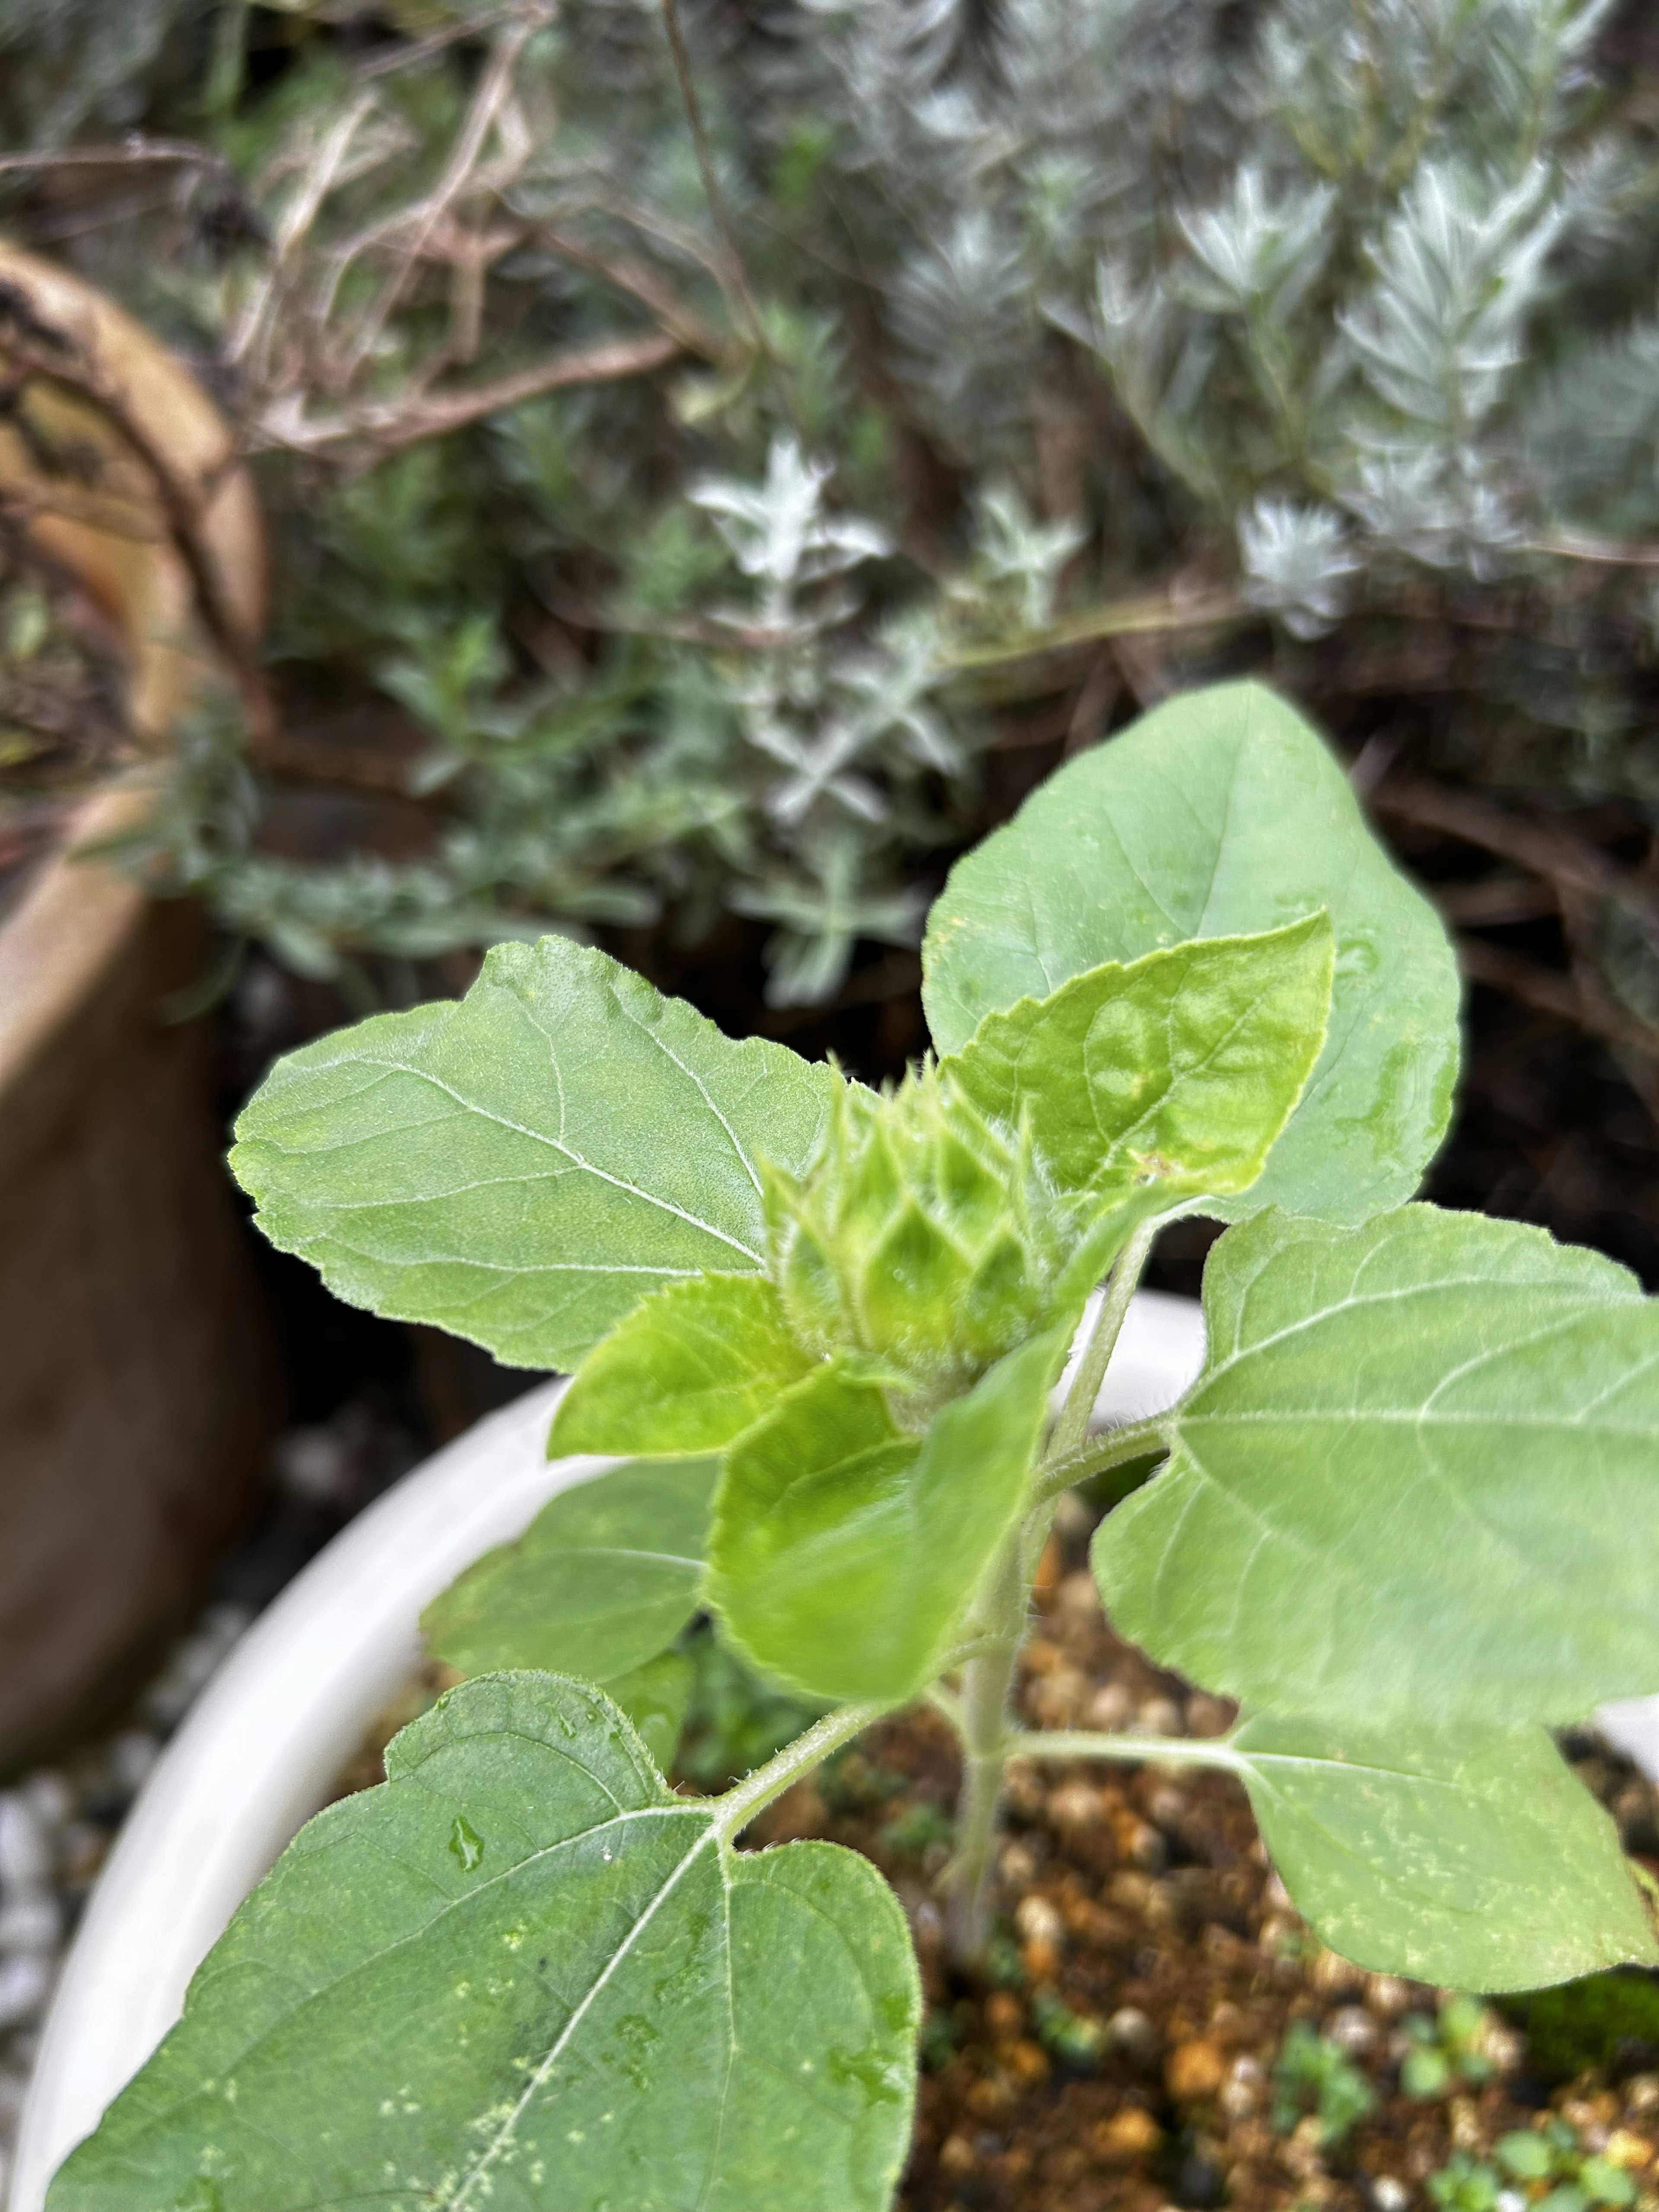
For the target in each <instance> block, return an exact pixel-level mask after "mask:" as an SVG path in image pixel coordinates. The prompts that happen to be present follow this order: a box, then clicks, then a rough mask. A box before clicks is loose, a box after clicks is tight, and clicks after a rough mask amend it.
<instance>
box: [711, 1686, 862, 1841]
mask: <svg viewBox="0 0 1659 2212" xmlns="http://www.w3.org/2000/svg"><path fill="white" fill-rule="evenodd" d="M888 1710H889V1708H888V1707H887V1706H885V1705H838V1706H837V1707H836V1711H834V1712H832V1713H826V1714H825V1715H824V1717H823V1719H822V1720H821V1721H815V1722H814V1723H813V1724H812V1726H811V1728H810V1729H807V1731H806V1733H805V1735H799V1736H797V1737H796V1738H795V1741H793V1743H792V1744H787V1745H786V1746H785V1747H784V1748H783V1749H782V1750H781V1752H780V1753H778V1755H777V1757H776V1758H775V1759H768V1760H767V1762H766V1764H765V1765H764V1766H757V1768H756V1769H755V1771H754V1772H753V1773H752V1774H750V1775H747V1776H745V1777H744V1779H743V1781H741V1782H739V1783H738V1784H736V1786H735V1787H734V1788H732V1789H731V1790H727V1791H726V1795H725V1796H723V1797H720V1798H717V1799H716V1800H715V1802H716V1804H717V1805H718V1806H719V1808H720V1820H719V1823H718V1826H719V1829H720V1841H721V1842H722V1843H726V1844H729V1843H731V1842H732V1839H733V1838H735V1837H736V1836H737V1834H738V1832H739V1830H741V1829H743V1828H745V1827H747V1826H748V1825H749V1823H750V1820H753V1819H754V1817H755V1815H756V1814H757V1813H760V1812H763V1811H764V1810H765V1808H766V1807H767V1806H769V1804H770V1803H771V1802H772V1801H773V1799H774V1798H775V1797H781V1796H782V1795H783V1793H784V1791H785V1790H787V1788H788V1787H789V1785H790V1784H791V1783H792V1782H799V1779H800V1778H801V1776H802V1775H803V1774H810V1773H811V1771H812V1769H813V1768H814V1767H815V1766H820V1765H823V1761H824V1760H825V1759H828V1758H829V1754H830V1753H831V1752H832V1751H839V1750H840V1748H841V1747H842V1744H844V1743H850V1742H851V1741H852V1740H853V1738H854V1736H855V1735H861V1734H862V1733H863V1731H864V1730H865V1729H867V1728H868V1727H869V1726H870V1725H871V1723H872V1722H873V1721H878V1720H879V1719H880V1718H881V1717H882V1715H883V1714H884V1712H886V1711H888Z"/></svg>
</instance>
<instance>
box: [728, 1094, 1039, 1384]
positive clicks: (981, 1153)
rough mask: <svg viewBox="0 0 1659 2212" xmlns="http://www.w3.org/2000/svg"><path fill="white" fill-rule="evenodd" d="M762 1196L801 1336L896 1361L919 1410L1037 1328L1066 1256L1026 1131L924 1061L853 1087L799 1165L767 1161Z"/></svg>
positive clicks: (776, 1268) (788, 1307) (814, 1344)
mask: <svg viewBox="0 0 1659 2212" xmlns="http://www.w3.org/2000/svg"><path fill="white" fill-rule="evenodd" d="M766 1201H767V1220H768V1229H769V1242H770V1266H771V1271H772V1276H773V1279H774V1280H775V1283H776V1284H777V1286H778V1290H779V1293H780V1295H781V1297H782V1300H783V1306H784V1311H785V1314H786V1315H787V1318H788V1322H789V1325H790V1328H792V1329H793V1332H794V1334H795V1336H796V1337H797V1339H798V1340H799V1342H800V1343H801V1344H802V1345H803V1346H806V1347H807V1348H808V1349H809V1350H811V1351H812V1352H816V1353H818V1354H819V1355H821V1356H822V1355H828V1354H831V1353H842V1354H848V1353H851V1354H854V1355H858V1356H862V1357H865V1358H872V1359H874V1360H877V1361H879V1362H880V1363H882V1364H884V1365H885V1366H887V1367H890V1368H891V1369H894V1370H897V1371H898V1373H899V1374H900V1375H902V1377H903V1378H904V1381H905V1382H906V1383H908V1386H909V1391H908V1395H909V1396H910V1397H911V1399H912V1400H913V1403H912V1406H911V1407H910V1410H912V1411H914V1412H915V1413H916V1415H917V1418H919V1419H920V1418H922V1417H923V1416H924V1415H925V1413H927V1411H929V1410H931V1409H932V1407H933V1406H934V1405H936V1404H938V1403H939V1401H942V1400H943V1399H945V1398H947V1397H951V1396H953V1395H956V1394H957V1392H959V1391H961V1390H964V1389H967V1388H968V1387H969V1384H970V1383H973V1382H974V1380H975V1378H976V1377H977V1376H980V1375H981V1374H983V1373H984V1371H985V1370H986V1369H987V1367H989V1366H991V1365H992V1364H994V1362H995V1361H996V1360H998V1359H1000V1358H1001V1357H1002V1355H1003V1354H1004V1352H1009V1351H1012V1349H1013V1347H1014V1346H1016V1345H1017V1344H1020V1343H1022V1342H1024V1340H1025V1338H1026V1337H1027V1336H1028V1335H1030V1333H1031V1330H1032V1329H1033V1328H1035V1327H1036V1326H1038V1325H1039V1324H1040V1322H1041V1321H1042V1317H1043V1315H1044V1312H1045V1309H1046V1305H1047V1302H1048V1295H1049V1292H1050V1290H1051V1288H1052V1286H1053V1283H1054V1277H1055V1275H1056V1273H1058V1269H1059V1266H1060V1260H1061V1258H1062V1256H1063V1250H1062V1247H1063V1243H1064V1234H1063V1222H1062V1218H1061V1209H1060V1206H1059V1205H1058V1203H1057V1201H1056V1200H1055V1199H1054V1196H1053V1194H1052V1193H1051V1192H1050V1190H1049V1188H1048V1185H1047V1183H1046V1182H1045V1180H1044V1178H1043V1176H1042V1170H1041V1169H1040V1168H1039V1166H1038V1164H1037V1162H1036V1156H1035V1154H1034V1152H1033V1149H1032V1146H1031V1142H1030V1136H1029V1134H1028V1133H1026V1132H1024V1130H1018V1131H1016V1130H1010V1129H1007V1128H1005V1127H1000V1126H999V1125H997V1124H995V1123H994V1122H992V1121H987V1119H986V1118H985V1116H984V1115H981V1113H980V1112H979V1111H978V1110H977V1109H975V1107H974V1106H972V1105H971V1104H969V1101H968V1100H967V1099H966V1098H965V1097H963V1095H962V1093H961V1092H960V1091H957V1089H956V1088H955V1086H954V1085H951V1083H950V1082H949V1081H948V1080H946V1079H943V1078H941V1076H940V1075H939V1071H938V1069H937V1068H936V1067H934V1066H932V1065H931V1064H929V1065H925V1066H922V1067H921V1069H919V1070H915V1071H913V1072H912V1073H910V1074H908V1075H907V1076H906V1077H905V1079H904V1081H903V1082H902V1084H901V1085H900V1086H899V1088H898V1089H897V1090H896V1091H888V1092H884V1093H883V1094H881V1095H880V1096H879V1097H878V1095H877V1094H876V1093H875V1092H873V1091H866V1090H864V1089H862V1088H860V1086H858V1085H851V1084H849V1085H847V1086H846V1087H845V1088H844V1089H843V1090H842V1091H841V1092H840V1093H839V1094H838V1096H837V1098H836V1106H835V1109H834V1112H833V1114H832V1115H831V1118H830V1121H829V1127H828V1128H827V1130H826V1131H825V1133H824V1136H823V1142H822V1144H821V1145H820V1146H819V1148H818V1151H817V1155H816V1157H815V1158H814V1159H813V1160H812V1161H811V1163H810V1164H809V1165H808V1167H807V1168H806V1170H805V1173H804V1174H803V1175H802V1176H799V1178H797V1177H795V1176H790V1175H787V1174H785V1173H783V1172H782V1171H781V1170H777V1169H773V1170H769V1174H768V1178H767V1186H766Z"/></svg>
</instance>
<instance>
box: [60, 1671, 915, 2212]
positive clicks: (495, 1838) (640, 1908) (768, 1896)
mask: <svg viewBox="0 0 1659 2212" xmlns="http://www.w3.org/2000/svg"><path fill="white" fill-rule="evenodd" d="M386 1773H387V1780H386V1784H384V1785H383V1786H382V1787H381V1788H380V1789H378V1790H368V1791H365V1792H364V1793H363V1794H362V1795H361V1796H356V1797H350V1798H348V1799H346V1800H345V1801H344V1802H343V1803H341V1804H338V1805H332V1806H331V1807H330V1808H329V1809H328V1810H327V1811H326V1812H325V1813H322V1814H319V1815H318V1817H317V1818H316V1819H315V1820H313V1821H312V1822H311V1823H310V1824H309V1825H308V1826H307V1827H306V1828H304V1829H303V1830H302V1831H301V1833H300V1835H299V1837H298V1838H297V1839H296V1840H295V1842H294V1843H292V1844H289V1848H288V1850H286V1851H284V1852H283V1856H282V1857H281V1859H280V1860H279V1861H278V1862H277V1864H276V1869H275V1870H274V1871H273V1872H272V1873H271V1874H270V1875H269V1876H268V1877H267V1878H266V1880H265V1881H263V1882H262V1883H261V1884H260V1886H259V1887H258V1889H257V1890H256V1891H255V1892H254V1893H253V1895H252V1897H251V1898H250V1899H248V1901H247V1903H246V1905H243V1906H242V1908H241V1910H240V1911H239V1912H238V1914H237V1915H236V1917H235V1919H234V1921H233V1922H232V1923H231V1924H230V1928H229V1929H228V1931H227V1933H226V1934H225V1935H224V1936H222V1938H221V1940H220V1941H219V1942H218V1943H217V1944H216V1945H215V1947H214V1948H213V1951H212V1952H211V1953H210V1955H209V1957H208V1960H207V1961H206V1963H205V1964H204V1966H203V1967H202V1968H201V1971H200V1972H198V1973H197V1977H196V1978H195V1980H194V1982H193V1983H192V1984H191V1991H190V1996H189V1999H188V2001H187V2002H186V2005H185V2015H184V2018H183V2020H182V2021H180V2023H179V2026H178V2027H176V2028H174V2030H173V2033H172V2034H170V2035H169V2036H168V2037H167V2041H166V2042H165V2043H164V2044H163V2045H161V2050H160V2051H158V2052H157V2053H156V2055H155V2057H154V2058H152V2059H151V2060H150V2062H149V2065H148V2066H146V2067H145V2068H144V2069H143V2072H142V2073H141V2074H139V2075H138V2076H137V2079H136V2080H135V2081H133V2082H132V2083H131V2086H130V2087H128V2088H127V2089H125V2091H124V2092H123V2093H122V2094H121V2095H120V2096H119V2097H118V2099H117V2100H116V2102H115V2103H114V2105H113V2106H112V2107H111V2109H110V2111H109V2112H107V2113H106V2115H105V2118H104V2120H103V2123H102V2124H101V2125H100V2128H99V2130H98V2131H97V2133H96V2134H95V2135H94V2136H92V2137H91V2138H90V2139H89V2140H88V2142H85V2143H83V2144H82V2146H81V2148H79V2149H78V2150H77V2151H76V2152H75V2153H74V2154H73V2155H72V2156H71V2157H70V2160H69V2161H68V2164H67V2165H66V2166H64V2168H63V2170H62V2171H61V2172H59V2174H58V2179H57V2180H56V2181H55V2182H54V2183H53V2185H52V2194H51V2197H50V2199H49V2203H50V2205H51V2208H52V2212H137V2208H138V2207H140V2206H142V2207H143V2208H145V2212H161V2208H162V2207H164V2206H177V2205H189V2206H192V2207H194V2206H197V2205H201V2206H207V2205H211V2206H212V2207H213V2208H214V2212H275V2208H276V2207H278V2206H283V2207H290V2206H291V2207H294V2208H295V2212H300V2208H306V2207H309V2208H320V2207H323V2206H328V2207H330V2208H333V2212H369V2208H371V2207H373V2208H374V2212H433V2208H434V2207H436V2206H444V2207H447V2212H484V2208H485V2207H488V2208H489V2212H597V2208H599V2207H600V2206H604V2205H611V2206H615V2207H616V2208H617V2212H623V2208H626V2212H758V2208H760V2207H763V2206H771V2205H782V2204H787V2205H789V2206H791V2207H793V2208H795V2212H886V2207H887V2206H888V2204H889V2203H890V2198H891V2193H892V2190H893V2186H894V2184H895V2183H896V2180H897V2178H898V2173H899V2169H900V2166H901V2165H902V2162H903V2159H904V2155H905V2152H906V2148H907V2147H908V2138H909V2126H910V2107H911V2100H912V2097H913V2094H914V2085H915V2033H916V2026H917V2019H918V2015H919V2013H920V2009H921V2006H920V1992H919V1990H918V1987H917V1981H916V1969H915V1960H914V1957H913V1955H912V1954H911V1950H910V1943H909V1935H908V1929H907V1928H906V1926H905V1921H904V1915H903V1913H902V1911H901V1910H900V1907H899V1905H898V1901H897V1899H896V1898H895V1897H894V1895H893V1893H892V1892H891V1891H890V1889H889V1888H888V1887H887V1885H886V1884H885V1883H884V1881H882V1879H881V1877H880V1875H878V1874H877V1872H876V1870H875V1869H874V1868H873V1867H872V1866H871V1865H870V1864H869V1863H868V1862H867V1861H866V1860H864V1859H861V1858H859V1857H856V1856H855V1855H854V1853H853V1852H851V1851H845V1850H839V1849H837V1848H836V1846H835V1845H834V1844H786V1845H785V1846H784V1847H783V1848H782V1849H781V1850H771V1851H763V1852H756V1853H752V1854H738V1853H737V1852H734V1851H732V1850H731V1849H730V1847H729V1846H728V1844H726V1841H725V1840H724V1838H723V1836H722V1833H721V1829H720V1811H719V1805H718V1802H714V1803H710V1802H707V1801H705V1802H696V1801H688V1800H687V1799H684V1798H680V1797H676V1796H674V1795H673V1794H672V1793H671V1791H670V1790H668V1789H667V1787H666V1786H665V1784H664V1782H663V1780H662V1778H661V1777H660V1775H659V1774H658V1773H657V1772H656V1771H655V1770H654V1768H653V1766H652V1765H651V1762H650V1760H649V1759H647V1757H646V1755H645V1753H644V1751H643V1749H642V1748H641V1745H640V1743H639V1740H638V1738H637V1737H636V1736H635V1735H634V1733H633V1731H632V1730H631V1729H629V1726H628V1723H627V1722H626V1721H625V1720H624V1719H623V1716H622V1715H621V1714H620V1713H619V1712H618V1711H617V1709H616V1707H615V1706H614V1705H611V1704H610V1703H609V1701H608V1700H607V1699H605V1698H604V1697H603V1696H601V1695H600V1693H599V1692H598V1691H595V1690H590V1689H588V1688H586V1686H583V1685H581V1684H580V1683H575V1682H568V1681H562V1680H558V1679H557V1678H556V1677H552V1676H549V1675H545V1674H495V1675H489V1676H487V1677H485V1678H484V1679H483V1680H481V1681H477V1682H469V1683H466V1684H465V1685H464V1686H462V1687H461V1688H459V1689H458V1690H454V1691H452V1692H450V1694H449V1695H448V1696H447V1698H445V1699H442V1700H441V1703H440V1704H439V1705H437V1706H436V1707H435V1710H434V1711H432V1712H430V1713H428V1714H427V1715H426V1716H425V1717H423V1718H422V1719H421V1720H418V1721H416V1722H415V1723H414V1724H413V1725H412V1726H411V1727H410V1728H407V1729H404V1732H403V1734H402V1735H399V1736H398V1737H396V1738H395V1739H394V1741H392V1745H391V1747H390V1748H389V1749H388V1751H387V1753H386Z"/></svg>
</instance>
